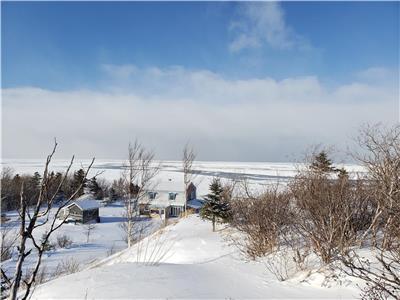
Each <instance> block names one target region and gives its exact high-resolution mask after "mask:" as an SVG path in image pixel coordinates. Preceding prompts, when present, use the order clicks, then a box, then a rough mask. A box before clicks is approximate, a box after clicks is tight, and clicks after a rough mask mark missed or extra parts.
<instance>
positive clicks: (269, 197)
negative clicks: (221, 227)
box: [231, 187, 289, 259]
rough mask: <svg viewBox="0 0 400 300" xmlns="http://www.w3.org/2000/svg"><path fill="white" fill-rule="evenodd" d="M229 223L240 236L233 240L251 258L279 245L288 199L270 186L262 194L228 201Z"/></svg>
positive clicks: (286, 223) (263, 254)
mask: <svg viewBox="0 0 400 300" xmlns="http://www.w3.org/2000/svg"><path fill="white" fill-rule="evenodd" d="M231 206H232V223H231V224H232V226H233V227H234V228H236V229H237V230H238V231H239V232H240V233H241V234H243V235H244V237H243V236H240V237H239V238H237V239H236V240H235V241H234V243H235V244H236V245H237V246H238V247H239V249H241V251H242V252H243V253H244V254H246V255H247V256H249V257H250V258H252V259H255V258H257V257H262V256H265V255H266V254H268V253H272V252H273V251H274V250H275V249H276V248H279V239H280V234H281V232H282V230H284V228H285V226H287V225H288V221H289V198H288V194H287V193H285V192H279V191H278V189H277V187H273V188H271V189H269V190H267V191H266V192H264V193H263V194H262V195H259V196H257V197H254V196H252V197H251V198H240V199H235V200H234V201H232V204H231Z"/></svg>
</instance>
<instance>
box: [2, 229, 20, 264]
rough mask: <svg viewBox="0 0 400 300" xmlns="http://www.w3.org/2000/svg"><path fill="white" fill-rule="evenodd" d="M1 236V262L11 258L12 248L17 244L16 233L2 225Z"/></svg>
mask: <svg viewBox="0 0 400 300" xmlns="http://www.w3.org/2000/svg"><path fill="white" fill-rule="evenodd" d="M0 234H1V261H2V262H3V261H5V260H8V259H10V258H11V257H12V252H13V248H14V246H15V244H16V242H17V239H18V235H17V232H15V230H14V229H13V228H12V227H11V226H7V225H5V224H2V226H1V229H0Z"/></svg>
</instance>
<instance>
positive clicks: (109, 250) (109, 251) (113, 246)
mask: <svg viewBox="0 0 400 300" xmlns="http://www.w3.org/2000/svg"><path fill="white" fill-rule="evenodd" d="M116 252H117V249H116V247H115V244H114V243H113V244H112V245H111V247H110V249H108V250H107V256H110V255H113V254H114V253H116Z"/></svg>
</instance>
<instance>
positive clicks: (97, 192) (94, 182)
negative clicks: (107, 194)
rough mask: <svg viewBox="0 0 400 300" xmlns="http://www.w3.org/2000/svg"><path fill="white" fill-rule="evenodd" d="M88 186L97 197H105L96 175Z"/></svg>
mask: <svg viewBox="0 0 400 300" xmlns="http://www.w3.org/2000/svg"><path fill="white" fill-rule="evenodd" d="M87 188H88V190H89V193H90V194H92V195H93V197H94V198H95V199H97V200H100V199H103V198H104V192H103V189H102V188H101V187H100V186H99V184H98V183H97V180H96V177H93V178H92V179H90V180H89V182H88V185H87Z"/></svg>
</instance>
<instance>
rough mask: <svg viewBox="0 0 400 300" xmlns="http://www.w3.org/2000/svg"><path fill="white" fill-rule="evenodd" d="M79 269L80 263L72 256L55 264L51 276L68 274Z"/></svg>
mask: <svg viewBox="0 0 400 300" xmlns="http://www.w3.org/2000/svg"><path fill="white" fill-rule="evenodd" d="M79 269H80V264H79V262H78V261H76V260H75V259H74V258H73V257H70V258H67V259H64V260H62V261H61V262H59V263H58V264H57V267H56V269H55V271H54V272H53V275H52V276H53V277H54V278H56V277H59V276H61V275H68V274H73V273H76V272H78V271H79Z"/></svg>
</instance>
